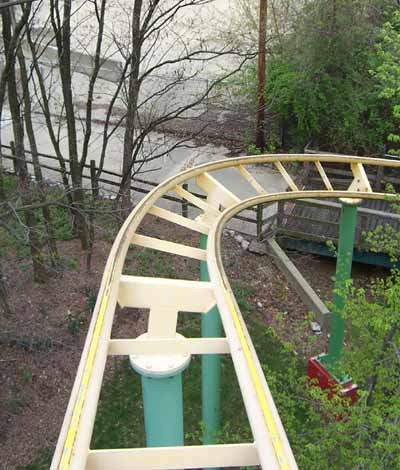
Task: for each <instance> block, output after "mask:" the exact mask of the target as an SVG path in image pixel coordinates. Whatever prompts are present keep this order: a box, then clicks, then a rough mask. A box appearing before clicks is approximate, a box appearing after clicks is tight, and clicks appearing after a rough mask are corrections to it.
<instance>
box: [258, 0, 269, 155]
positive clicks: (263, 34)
mask: <svg viewBox="0 0 400 470" xmlns="http://www.w3.org/2000/svg"><path fill="white" fill-rule="evenodd" d="M267 9H268V0H260V15H259V20H260V22H259V30H258V66H257V72H258V85H257V111H256V139H255V140H256V147H257V148H259V149H262V150H264V148H265V101H264V90H265V46H266V40H267Z"/></svg>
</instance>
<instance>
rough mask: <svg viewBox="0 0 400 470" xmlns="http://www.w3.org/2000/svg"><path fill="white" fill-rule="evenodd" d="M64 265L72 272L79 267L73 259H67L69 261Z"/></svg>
mask: <svg viewBox="0 0 400 470" xmlns="http://www.w3.org/2000/svg"><path fill="white" fill-rule="evenodd" d="M66 265H67V268H68V269H72V270H74V271H75V270H77V269H78V266H79V265H78V261H77V260H76V259H75V258H69V259H68V260H67V263H66Z"/></svg>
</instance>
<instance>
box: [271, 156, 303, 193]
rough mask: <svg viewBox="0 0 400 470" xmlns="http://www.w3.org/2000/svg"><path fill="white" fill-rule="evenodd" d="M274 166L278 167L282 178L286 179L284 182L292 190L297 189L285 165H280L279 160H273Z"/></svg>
mask: <svg viewBox="0 0 400 470" xmlns="http://www.w3.org/2000/svg"><path fill="white" fill-rule="evenodd" d="M275 166H276V168H277V169H278V171H279V173H280V174H281V175H282V177H283V179H284V180H285V181H286V184H287V185H288V186H289V188H290V189H291V190H292V191H299V188H298V187H297V185H296V183H295V182H294V181H293V179H292V177H291V176H290V175H289V173H288V172H287V171H286V169H285V167H284V166H283V165H282V163H281V162H275Z"/></svg>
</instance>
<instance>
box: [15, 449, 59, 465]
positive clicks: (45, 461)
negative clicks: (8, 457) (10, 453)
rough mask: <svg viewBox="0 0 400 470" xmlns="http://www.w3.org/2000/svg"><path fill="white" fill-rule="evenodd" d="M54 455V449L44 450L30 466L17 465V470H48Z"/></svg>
mask: <svg viewBox="0 0 400 470" xmlns="http://www.w3.org/2000/svg"><path fill="white" fill-rule="evenodd" d="M53 453H54V449H50V448H48V449H43V450H41V451H40V453H39V455H38V457H37V458H36V459H35V460H34V461H33V462H32V463H30V464H28V465H17V470H48V469H49V467H50V463H51V459H52V457H53Z"/></svg>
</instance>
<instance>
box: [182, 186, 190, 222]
mask: <svg viewBox="0 0 400 470" xmlns="http://www.w3.org/2000/svg"><path fill="white" fill-rule="evenodd" d="M182 188H183V189H184V190H185V191H188V190H189V189H188V185H187V183H183V185H182ZM182 215H183V217H189V206H188V202H187V200H186V199H185V198H182Z"/></svg>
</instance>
